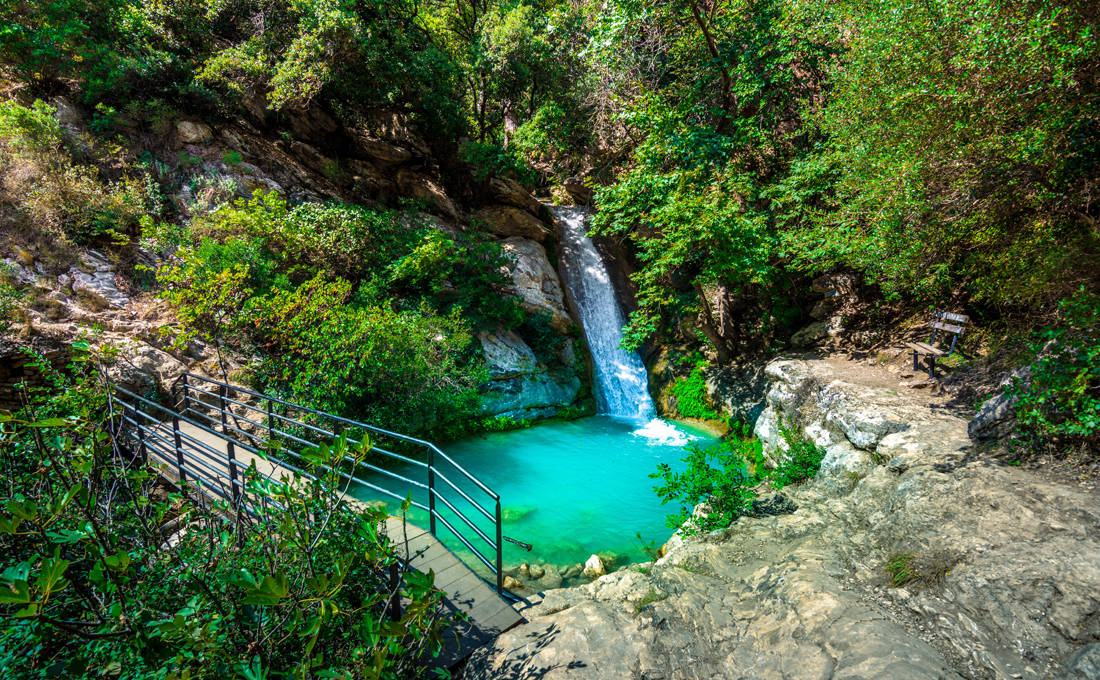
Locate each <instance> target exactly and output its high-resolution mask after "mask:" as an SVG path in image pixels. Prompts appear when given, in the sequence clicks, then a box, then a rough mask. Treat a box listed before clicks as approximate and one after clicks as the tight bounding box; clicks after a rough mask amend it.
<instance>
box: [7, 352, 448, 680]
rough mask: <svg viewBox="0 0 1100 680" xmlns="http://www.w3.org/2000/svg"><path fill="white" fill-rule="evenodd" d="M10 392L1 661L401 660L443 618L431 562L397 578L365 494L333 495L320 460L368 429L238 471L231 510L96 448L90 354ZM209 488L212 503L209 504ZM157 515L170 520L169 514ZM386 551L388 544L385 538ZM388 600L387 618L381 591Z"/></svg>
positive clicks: (351, 451)
mask: <svg viewBox="0 0 1100 680" xmlns="http://www.w3.org/2000/svg"><path fill="white" fill-rule="evenodd" d="M74 349H75V355H74V356H75V360H74V363H73V364H71V365H70V366H69V367H68V368H67V369H66V370H65V371H63V372H58V371H55V370H53V369H52V368H51V367H50V365H49V363H48V362H46V361H45V360H43V359H39V360H38V361H37V362H36V365H37V367H38V369H39V370H40V371H43V372H44V373H45V375H46V376H47V378H48V381H49V383H50V385H49V387H48V388H46V389H41V390H35V389H29V390H28V391H27V393H26V394H27V396H28V400H29V401H28V406H27V407H26V408H25V409H23V410H22V411H21V412H19V413H16V414H6V413H0V443H2V446H0V450H3V452H4V454H3V455H2V456H0V470H2V472H3V480H4V481H3V484H2V486H0V503H2V509H0V555H2V558H0V614H2V616H3V620H4V622H5V623H4V626H3V627H2V629H0V665H2V667H3V668H5V669H6V672H7V673H8V675H9V676H10V677H13V678H50V677H67V678H98V677H103V676H105V675H106V676H115V677H119V676H121V677H126V678H140V679H147V678H148V679H153V678H180V677H193V678H228V677H266V678H270V679H272V680H274V679H276V678H292V677H293V678H313V677H366V678H392V679H395V680H396V679H397V678H409V677H417V676H420V675H423V674H425V671H424V669H423V668H422V667H421V665H420V663H421V661H422V659H423V658H425V656H427V655H431V654H432V653H434V652H435V651H436V650H438V649H439V648H440V646H441V644H442V637H441V635H442V630H443V628H444V627H445V626H446V625H448V624H449V623H450V619H449V617H448V616H447V615H446V614H445V613H444V610H443V608H442V607H441V595H440V594H439V593H438V592H437V591H434V590H433V588H432V578H431V576H425V575H417V574H413V575H411V578H408V579H407V580H406V582H405V583H404V584H403V585H402V586H400V589H399V591H398V590H395V589H394V588H392V587H391V585H390V580H389V567H390V566H391V565H394V564H396V563H397V560H398V557H399V556H398V555H397V554H396V552H395V548H394V546H393V545H392V544H391V543H390V541H389V539H388V538H387V537H386V536H385V535H384V534H381V533H380V532H379V531H378V529H377V526H378V525H379V523H380V522H382V521H383V520H384V519H385V514H384V513H383V512H381V511H379V510H373V509H369V508H363V507H359V506H356V507H352V506H349V505H348V504H347V503H346V502H345V501H344V500H343V497H342V495H341V494H340V493H339V490H340V481H341V480H340V477H339V476H338V475H337V474H336V473H335V472H333V471H332V468H331V467H329V465H330V464H331V463H332V462H333V461H336V460H343V461H350V462H351V464H352V465H353V466H354V465H356V464H358V462H359V461H362V459H363V457H364V456H365V455H367V453H368V450H369V445H367V446H362V447H349V446H347V444H346V442H345V441H343V440H341V441H337V442H335V443H334V444H333V445H332V446H323V447H320V448H318V449H313V450H310V451H305V452H303V454H304V455H303V461H304V464H305V465H306V467H307V469H308V470H309V471H310V472H311V473H313V474H315V475H316V477H317V478H316V479H312V478H306V477H298V478H295V479H294V480H290V483H271V482H267V481H265V480H263V478H262V477H260V476H259V475H258V474H257V473H256V471H255V468H252V469H250V470H249V472H248V474H247V476H246V485H247V489H248V493H249V495H250V496H252V497H254V498H256V499H257V502H256V503H255V508H256V512H257V514H256V515H255V516H254V517H250V516H248V515H244V516H242V517H240V521H239V522H238V523H233V522H231V521H229V520H228V519H226V518H228V517H233V516H234V513H232V512H231V511H230V510H229V508H227V507H221V508H219V509H218V510H219V512H211V511H210V509H208V508H206V507H204V506H203V505H201V504H199V503H197V502H195V501H194V500H192V499H193V498H195V496H193V495H191V494H193V493H195V492H194V491H193V490H192V491H190V493H187V492H188V488H187V486H186V485H185V486H184V492H185V493H180V492H178V491H176V490H174V489H173V488H170V487H168V486H167V485H165V484H163V483H162V482H160V481H158V480H159V476H158V475H157V474H156V472H155V471H154V470H152V469H150V468H147V467H145V466H143V465H142V464H141V463H140V461H137V460H133V459H132V458H131V457H130V456H129V454H128V453H127V452H126V451H124V450H120V449H117V448H114V446H113V442H112V439H111V436H110V433H109V431H108V429H107V424H106V423H105V422H103V413H104V406H105V403H106V395H105V393H104V392H103V390H102V388H101V386H100V380H99V376H98V372H97V371H96V370H95V369H93V367H92V366H91V365H90V363H89V362H88V361H87V360H86V359H87V355H86V353H85V350H86V345H84V346H83V347H76V348H74ZM222 505H223V506H224V504H222ZM173 527H174V528H173ZM402 557H404V556H402ZM396 597H400V598H402V599H403V600H404V601H405V602H406V604H405V606H404V608H403V613H402V615H401V616H400V617H399V618H393V617H391V616H390V615H389V613H388V612H389V604H390V602H391V600H392V599H393V598H396Z"/></svg>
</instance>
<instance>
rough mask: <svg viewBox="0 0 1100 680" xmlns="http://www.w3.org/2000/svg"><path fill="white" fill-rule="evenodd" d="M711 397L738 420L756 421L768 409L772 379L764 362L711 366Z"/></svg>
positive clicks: (740, 421) (708, 371) (709, 390)
mask: <svg viewBox="0 0 1100 680" xmlns="http://www.w3.org/2000/svg"><path fill="white" fill-rule="evenodd" d="M705 377H706V386H707V399H709V400H710V401H711V403H712V404H714V405H716V406H717V407H718V408H720V409H721V410H722V412H723V413H725V414H726V415H728V416H730V417H731V418H732V419H733V420H734V421H735V422H738V423H745V424H749V423H754V422H756V419H757V418H758V417H759V416H760V413H761V412H762V411H763V410H764V394H765V392H766V391H767V385H768V381H767V378H766V377H765V376H764V366H763V364H746V365H742V366H738V365H732V366H722V367H708V368H707V369H706V371H705Z"/></svg>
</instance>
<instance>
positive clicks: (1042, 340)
mask: <svg viewBox="0 0 1100 680" xmlns="http://www.w3.org/2000/svg"><path fill="white" fill-rule="evenodd" d="M1032 351H1034V352H1035V353H1036V354H1037V355H1038V359H1037V360H1036V361H1035V363H1033V364H1032V366H1031V381H1030V382H1024V381H1020V380H1018V379H1017V380H1016V381H1015V382H1014V383H1013V384H1012V385H1010V386H1009V387H1008V388H1007V392H1008V393H1009V394H1010V395H1015V396H1017V397H1018V402H1017V404H1016V417H1017V420H1018V422H1019V424H1020V427H1021V429H1022V431H1023V434H1024V436H1025V437H1029V438H1032V439H1034V440H1037V441H1040V442H1045V443H1053V442H1057V441H1061V442H1062V443H1065V444H1070V445H1073V444H1080V445H1084V446H1088V447H1091V448H1093V449H1094V450H1095V449H1096V448H1098V445H1100V296H1097V295H1091V294H1089V293H1087V292H1085V290H1084V289H1083V288H1082V289H1081V291H1080V292H1078V293H1077V294H1076V295H1075V296H1073V297H1070V298H1066V299H1064V300H1062V301H1061V302H1060V303H1059V305H1058V322H1057V323H1056V324H1055V325H1053V326H1051V327H1049V328H1047V329H1045V330H1043V331H1042V332H1041V333H1040V334H1039V336H1038V338H1037V341H1036V342H1035V343H1034V344H1033V345H1032Z"/></svg>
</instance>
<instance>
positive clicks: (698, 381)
mask: <svg viewBox="0 0 1100 680" xmlns="http://www.w3.org/2000/svg"><path fill="white" fill-rule="evenodd" d="M672 394H673V396H675V397H676V409H677V410H678V411H679V412H680V415H682V416H684V417H685V418H698V419H699V420H716V419H718V418H720V417H721V416H720V415H719V414H718V413H716V412H715V411H714V409H712V408H710V406H708V405H707V379H706V375H705V374H704V373H703V367H702V366H696V367H695V368H694V369H692V371H691V374H690V375H689V376H688V377H686V378H681V379H680V380H677V381H676V383H675V384H674V385H673V386H672Z"/></svg>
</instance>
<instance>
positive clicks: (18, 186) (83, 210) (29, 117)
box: [0, 100, 145, 247]
mask: <svg viewBox="0 0 1100 680" xmlns="http://www.w3.org/2000/svg"><path fill="white" fill-rule="evenodd" d="M55 113H56V111H55V109H54V108H53V107H51V106H49V105H48V104H45V103H43V102H42V101H38V100H36V101H35V102H34V104H32V106H31V107H29V108H28V107H25V106H21V105H19V104H17V103H14V102H10V101H3V102H0V177H2V179H3V189H2V191H0V199H2V201H3V202H4V203H6V204H8V205H11V206H12V207H13V208H14V209H15V211H16V213H17V214H18V215H19V216H20V217H21V218H22V220H23V221H25V222H27V223H29V224H31V225H33V226H34V231H35V232H36V233H37V234H38V235H39V236H40V237H41V238H42V240H43V241H45V242H47V243H46V244H45V245H48V246H52V247H56V245H57V244H56V243H52V244H50V243H48V242H49V241H51V240H52V241H57V240H61V241H63V242H67V243H76V244H81V245H87V244H93V243H100V242H103V241H123V242H125V241H126V240H127V239H128V238H129V237H130V236H131V235H134V234H136V233H137V231H138V222H139V218H140V216H141V215H142V214H143V213H144V212H145V200H144V191H143V187H142V185H141V183H140V182H138V181H136V180H133V179H130V178H122V179H118V180H115V181H106V180H104V178H103V177H102V176H101V173H100V172H99V170H98V168H96V167H95V166H94V165H91V164H79V163H74V162H73V158H72V155H71V154H70V153H69V152H68V149H67V148H66V146H65V140H64V138H63V135H62V132H61V126H60V125H59V124H58V122H57V120H56V119H55ZM90 151H91V154H92V155H94V154H96V153H97V149H96V148H95V147H90Z"/></svg>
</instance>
